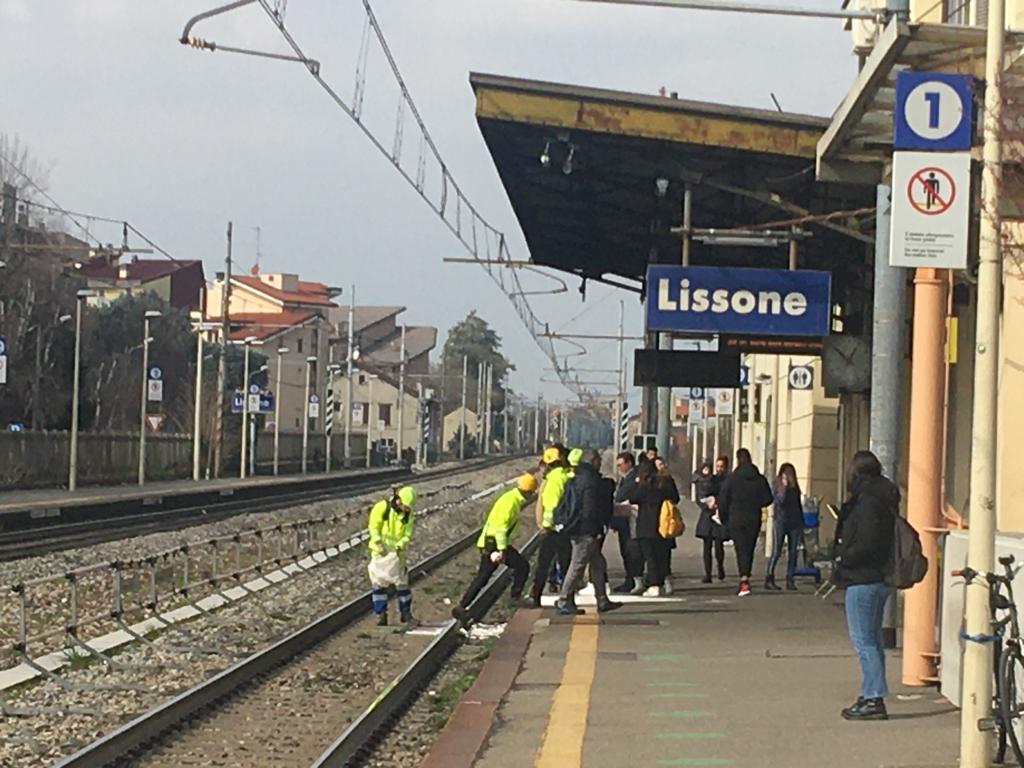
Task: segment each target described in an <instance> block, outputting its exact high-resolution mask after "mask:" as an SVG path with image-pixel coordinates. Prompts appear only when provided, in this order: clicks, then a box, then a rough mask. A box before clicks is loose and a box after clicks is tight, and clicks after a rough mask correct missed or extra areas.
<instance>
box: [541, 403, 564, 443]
mask: <svg viewBox="0 0 1024 768" xmlns="http://www.w3.org/2000/svg"><path fill="white" fill-rule="evenodd" d="M559 418H561V416H559ZM554 436H555V434H554V432H552V431H551V403H544V438H543V440H544V442H545V443H546V442H548V440H549V438H552V437H554ZM538 439H540V436H539V435H538Z"/></svg>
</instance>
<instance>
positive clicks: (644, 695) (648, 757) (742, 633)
mask: <svg viewBox="0 0 1024 768" xmlns="http://www.w3.org/2000/svg"><path fill="white" fill-rule="evenodd" d="M612 545H613V542H612V541H610V542H609V544H608V547H607V550H606V551H607V552H608V555H609V557H610V559H611V556H612V554H613V553H612V551H611V550H612V548H613V546H612ZM727 556H728V557H729V558H730V559H731V558H732V557H733V554H732V552H731V550H729V551H728V552H727ZM729 565H730V567H729V571H730V573H731V572H734V571H735V566H734V565H732V562H731V561H730V564H729ZM699 567H700V566H699V563H698V559H697V549H696V543H695V542H694V540H693V539H692V538H690V535H689V534H687V536H686V540H685V541H684V542H683V544H682V547H681V549H680V550H677V553H676V555H675V558H674V568H673V569H674V571H675V573H676V574H677V576H676V578H675V579H674V581H675V586H676V590H675V592H674V594H673V595H672V597H671V598H668V599H659V598H651V599H647V600H644V601H639V602H630V603H628V604H627V605H625V606H624V607H623V608H621V609H619V610H617V611H615V612H614V613H610V614H606V615H604V616H601V617H600V619H598V617H597V616H596V614H595V613H594V612H593V601H592V598H586V597H584V596H581V598H580V605H581V607H584V608H588V603H589V610H588V612H587V614H586V615H585V616H582V617H579V618H577V619H575V620H572V619H563V618H559V617H557V616H555V615H554V613H553V611H552V610H551V609H546V610H544V611H543V613H542V614H541V618H540V619H539V620H538V621H536V622H535V623H534V626H533V635H532V637H531V640H530V643H529V646H528V649H527V651H526V655H525V658H524V660H523V663H522V666H521V668H520V670H519V673H518V674H517V676H516V679H515V682H514V683H513V685H512V688H511V690H510V691H509V693H508V694H507V695H506V696H505V697H504V699H503V701H502V703H501V705H500V706H499V708H498V712H497V715H496V717H495V718H494V721H493V726H492V729H491V733H490V736H489V739H488V742H487V745H486V747H485V748H484V750H483V751H482V753H481V755H480V756H479V758H478V759H477V761H476V763H475V765H477V766H480V767H481V768H527V767H528V766H530V767H532V766H545V767H546V766H552V767H554V766H558V768H569V767H570V766H586V768H605V766H607V767H608V768H613V767H614V768H622V766H756V767H757V768H822V766H827V768H951V767H952V766H954V765H955V764H956V755H957V751H958V741H959V712H958V711H957V710H956V709H954V707H953V706H952V705H951V704H949V702H948V701H946V700H945V699H943V698H942V697H941V696H940V695H939V694H938V693H937V692H936V691H934V690H932V689H904V688H902V687H900V686H899V685H898V680H899V659H898V656H896V655H893V656H890V657H889V659H888V661H889V665H888V667H889V681H890V686H892V689H893V690H892V697H891V698H890V700H889V711H890V715H891V719H890V720H889V721H888V722H873V723H848V722H846V721H844V720H843V719H842V718H841V717H840V715H839V712H840V710H841V709H842V708H843V707H844V706H847V705H848V704H850V703H851V702H852V701H853V700H854V699H855V698H856V695H857V688H858V684H859V680H860V676H859V668H858V665H857V660H856V658H855V657H854V655H853V653H852V651H851V649H850V646H849V642H848V640H847V637H846V625H845V618H844V615H843V608H842V598H841V593H837V594H835V595H833V597H831V598H830V599H829V600H828V601H822V600H820V599H817V598H815V597H814V596H813V594H812V593H813V591H814V588H813V586H811V585H810V584H809V583H805V584H804V585H802V586H801V588H800V591H799V593H797V594H793V593H785V592H780V593H765V592H763V591H760V590H755V593H754V594H753V595H752V596H751V597H747V598H737V597H736V596H735V591H734V589H735V585H734V583H733V581H732V580H731V578H730V580H729V581H727V582H725V583H719V582H716V583H715V584H714V585H703V584H700V583H699V581H698V575H699ZM758 568H759V569H760V568H763V561H762V562H761V563H759V564H758ZM680 574H682V577H680Z"/></svg>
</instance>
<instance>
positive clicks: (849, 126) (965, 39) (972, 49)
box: [816, 18, 1024, 215]
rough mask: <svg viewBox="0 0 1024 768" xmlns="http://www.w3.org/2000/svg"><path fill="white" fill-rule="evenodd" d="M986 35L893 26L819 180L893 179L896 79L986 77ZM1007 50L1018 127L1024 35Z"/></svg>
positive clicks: (842, 121) (826, 154) (1015, 35)
mask: <svg viewBox="0 0 1024 768" xmlns="http://www.w3.org/2000/svg"><path fill="white" fill-rule="evenodd" d="M985 35H986V32H985V28H984V27H966V26H959V25H955V24H907V23H906V22H903V21H900V20H899V19H896V18H894V19H892V20H891V21H890V22H889V24H888V25H887V26H886V27H885V29H884V30H882V32H881V34H879V36H878V40H876V41H875V45H874V47H873V48H872V50H871V54H870V55H869V56H868V57H867V59H866V60H865V62H864V66H863V67H862V68H861V71H860V73H859V75H858V76H857V79H856V81H855V82H854V83H853V85H852V86H851V87H850V90H849V91H848V92H847V94H846V98H844V99H843V102H842V104H840V105H839V108H838V109H837V110H836V113H835V115H834V116H833V118H832V120H831V121H830V123H829V126H828V128H827V130H826V131H825V133H824V134H823V135H822V137H821V139H820V140H819V141H818V148H817V152H816V155H817V175H818V178H819V179H822V180H834V179H843V180H845V181H857V182H860V183H864V184H877V183H879V182H881V181H882V180H883V179H884V178H886V177H887V176H888V165H889V163H890V162H891V158H892V151H893V150H892V135H893V108H894V106H895V100H896V75H897V74H898V73H899V72H901V71H903V70H914V71H918V72H958V73H961V74H967V75H973V76H975V77H977V78H982V77H983V75H984V69H985ZM1006 50H1007V56H1006V69H1005V75H1004V80H1003V86H1004V92H1005V93H1006V99H1007V104H1008V106H1007V108H1006V109H1007V112H1008V113H1009V118H1010V119H1014V120H1016V119H1017V118H1018V117H1019V114H1020V113H1019V108H1018V107H1016V106H1015V105H1016V104H1019V103H1020V102H1021V100H1022V99H1024V32H1017V31H1008V32H1007V33H1006ZM1016 130H1019V124H1018V126H1017V128H1016ZM1018 157H1019V155H1018ZM1018 215H1019V213H1018Z"/></svg>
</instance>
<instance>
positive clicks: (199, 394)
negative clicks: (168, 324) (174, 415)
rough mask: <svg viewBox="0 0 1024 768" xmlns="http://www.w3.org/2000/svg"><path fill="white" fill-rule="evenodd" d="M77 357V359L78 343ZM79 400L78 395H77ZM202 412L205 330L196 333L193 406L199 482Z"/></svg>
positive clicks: (194, 468) (194, 452) (195, 468)
mask: <svg viewBox="0 0 1024 768" xmlns="http://www.w3.org/2000/svg"><path fill="white" fill-rule="evenodd" d="M75 355H76V357H77V355H78V350H77V341H76V349H75ZM75 367H76V370H75V388H76V391H77V387H78V371H77V367H78V365H77V362H76V364H75ZM76 398H77V395H76ZM202 411H203V329H202V327H200V328H199V329H197V331H196V396H195V404H194V405H193V406H192V479H193V480H196V481H198V480H199V454H200V453H201V450H200V448H201V444H202V435H201V434H200V432H201V428H202Z"/></svg>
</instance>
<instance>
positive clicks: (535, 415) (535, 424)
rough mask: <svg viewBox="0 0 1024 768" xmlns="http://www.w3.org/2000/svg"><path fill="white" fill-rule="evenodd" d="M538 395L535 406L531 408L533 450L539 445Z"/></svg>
mask: <svg viewBox="0 0 1024 768" xmlns="http://www.w3.org/2000/svg"><path fill="white" fill-rule="evenodd" d="M540 441H541V437H540V397H538V398H537V406H536V407H535V408H534V409H533V450H537V449H538V446H539V445H540Z"/></svg>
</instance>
